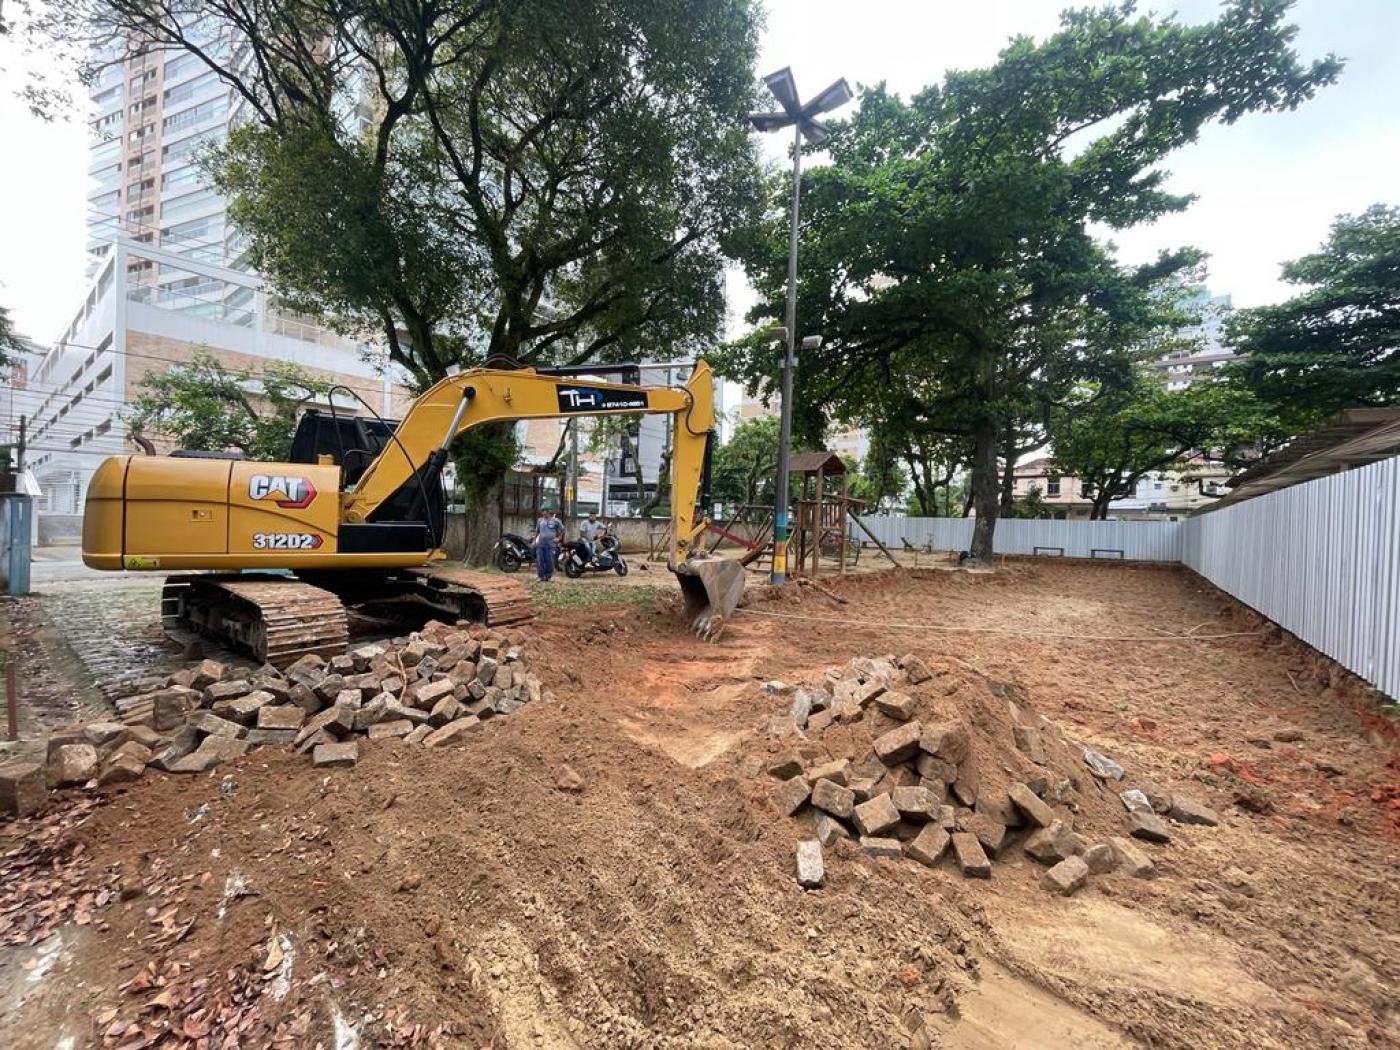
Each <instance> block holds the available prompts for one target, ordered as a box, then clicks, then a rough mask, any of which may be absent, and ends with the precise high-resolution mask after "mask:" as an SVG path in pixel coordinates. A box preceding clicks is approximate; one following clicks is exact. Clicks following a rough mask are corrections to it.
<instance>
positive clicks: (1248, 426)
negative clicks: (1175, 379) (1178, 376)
mask: <svg viewBox="0 0 1400 1050" xmlns="http://www.w3.org/2000/svg"><path fill="white" fill-rule="evenodd" d="M1081 393H1082V396H1081V398H1080V399H1079V401H1078V403H1075V404H1071V405H1069V406H1067V407H1066V408H1065V409H1063V410H1062V411H1061V412H1060V413H1058V415H1057V418H1056V420H1055V423H1054V427H1053V434H1054V455H1053V459H1054V463H1055V466H1056V468H1057V469H1059V470H1061V471H1063V472H1064V473H1066V474H1070V475H1073V476H1074V477H1077V478H1079V480H1080V481H1081V482H1082V483H1083V485H1084V489H1085V492H1086V494H1088V495H1089V496H1090V499H1091V500H1092V501H1093V507H1092V510H1091V512H1090V517H1091V518H1094V519H1096V520H1101V519H1103V518H1106V517H1107V516H1108V510H1109V504H1110V503H1111V502H1112V501H1113V500H1116V499H1121V498H1123V497H1125V496H1130V495H1132V494H1133V492H1134V491H1135V490H1136V489H1137V484H1138V482H1139V481H1140V480H1142V479H1143V478H1145V477H1147V476H1148V475H1149V474H1153V473H1156V472H1158V471H1163V470H1171V469H1181V468H1183V467H1184V466H1185V464H1186V462H1187V461H1188V460H1189V459H1191V458H1205V459H1208V460H1215V461H1217V462H1223V463H1225V464H1227V465H1241V464H1242V462H1243V461H1244V460H1245V459H1246V458H1247V457H1248V456H1250V454H1251V453H1252V451H1253V450H1254V449H1255V447H1256V446H1257V444H1258V442H1259V441H1260V440H1261V439H1262V438H1264V437H1265V436H1267V435H1268V434H1270V433H1271V432H1272V431H1273V430H1274V429H1275V427H1276V425H1277V424H1276V421H1275V420H1274V418H1273V416H1272V414H1271V413H1270V412H1269V410H1268V408H1267V406H1265V405H1263V404H1261V403H1260V402H1259V401H1258V399H1256V398H1255V397H1253V396H1252V395H1251V394H1250V393H1249V392H1248V391H1246V390H1241V389H1239V388H1237V387H1235V386H1233V385H1231V384H1229V383H1226V382H1224V381H1220V382H1213V381H1210V380H1205V379H1198V380H1197V381H1196V382H1194V383H1192V384H1191V385H1190V386H1189V387H1187V388H1186V389H1184V390H1164V389H1163V388H1162V385H1161V382H1160V379H1159V377H1158V376H1156V375H1153V374H1152V373H1150V372H1147V371H1141V372H1138V373H1137V374H1136V375H1135V377H1134V380H1133V382H1132V383H1131V384H1129V385H1128V386H1126V387H1124V388H1120V389H1115V390H1086V391H1083V392H1081Z"/></svg>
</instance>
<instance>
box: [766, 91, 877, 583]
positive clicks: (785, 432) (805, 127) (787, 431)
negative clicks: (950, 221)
mask: <svg viewBox="0 0 1400 1050" xmlns="http://www.w3.org/2000/svg"><path fill="white" fill-rule="evenodd" d="M763 82H764V83H765V84H767V85H768V90H769V91H771V92H772V93H773V97H774V98H775V99H777V100H778V104H779V105H780V106H782V107H783V111H782V112H781V113H750V114H749V123H751V124H752V125H753V126H754V127H755V128H756V129H758V130H759V131H780V130H781V129H783V128H786V127H791V128H792V129H793V142H792V229H791V232H790V233H789V236H788V278H787V340H786V342H785V345H784V348H783V379H782V389H783V404H782V413H781V415H780V417H779V422H778V477H777V486H776V487H777V492H776V493H775V497H774V506H773V571H772V573H771V575H770V576H769V581H770V582H771V583H775V584H782V583H783V582H784V581H785V580H786V579H787V544H788V451H789V445H790V444H791V442H792V371H793V366H794V358H795V356H796V353H795V352H796V348H797V347H796V344H797V212H798V203H799V198H800V196H801V187H802V140H803V139H804V138H805V139H806V140H807V141H808V142H810V143H811V144H812V145H814V146H815V145H820V144H821V143H822V142H825V141H826V139H827V138H828V137H829V136H830V134H831V132H829V131H828V130H827V129H826V128H825V127H823V126H822V124H821V123H820V122H819V121H818V120H817V119H816V118H817V117H818V116H820V115H821V114H823V113H826V112H828V111H830V110H833V109H836V108H837V107H838V106H844V105H845V104H846V103H847V102H849V101H850V100H851V99H852V98H853V97H854V95H853V94H852V92H851V87H850V85H849V84H847V83H846V79H845V78H844V77H842V78H841V79H840V80H838V81H836V83H834V84H832V85H831V86H830V87H828V88H827V89H826V90H825V91H823V92H822V93H821V94H819V95H818V96H817V97H816V98H814V99H812V101H811V102H808V103H807V104H806V105H805V106H804V105H803V104H802V100H801V99H800V98H799V97H798V95H797V81H796V80H794V79H793V76H792V69H791V68H790V67H787V68H783V69H780V70H778V72H776V73H770V74H768V76H766V77H764V78H763Z"/></svg>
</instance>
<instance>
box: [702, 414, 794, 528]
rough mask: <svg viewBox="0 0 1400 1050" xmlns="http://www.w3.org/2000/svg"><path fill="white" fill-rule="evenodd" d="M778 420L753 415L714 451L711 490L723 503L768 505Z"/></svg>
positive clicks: (774, 469) (774, 471) (771, 496)
mask: <svg viewBox="0 0 1400 1050" xmlns="http://www.w3.org/2000/svg"><path fill="white" fill-rule="evenodd" d="M778 423H779V421H778V417H777V416H757V417H755V418H754V419H746V420H744V421H743V422H742V423H740V424H739V425H738V426H736V427H735V428H734V433H733V434H731V435H730V436H729V440H728V441H726V442H725V443H724V444H723V445H720V446H719V447H718V448H717V449H715V452H714V461H713V463H712V465H711V481H710V484H711V489H712V493H713V496H714V498H715V499H716V500H718V501H720V502H722V503H726V504H731V505H732V504H741V503H742V504H768V505H770V506H771V505H772V503H773V499H774V494H775V492H774V486H775V482H776V478H777V469H778Z"/></svg>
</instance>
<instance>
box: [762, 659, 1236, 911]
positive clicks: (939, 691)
mask: <svg viewBox="0 0 1400 1050" xmlns="http://www.w3.org/2000/svg"><path fill="white" fill-rule="evenodd" d="M979 683H980V684H981V686H982V687H983V688H984V689H985V690H986V694H987V695H986V697H985V698H976V699H977V701H978V702H969V696H968V689H967V688H966V682H965V681H958V680H956V679H955V678H954V677H953V676H949V675H948V671H947V669H940V670H939V671H936V672H935V671H933V670H930V668H929V667H928V666H927V665H926V664H925V662H924V661H923V660H921V659H920V658H918V657H917V656H914V655H912V654H911V655H908V656H905V657H903V658H901V659H895V658H894V657H892V656H889V657H883V658H865V657H860V658H857V659H854V660H852V661H851V662H850V664H849V665H847V666H845V667H837V668H831V669H829V670H828V671H827V672H826V675H825V678H824V679H823V681H822V682H821V683H820V684H818V685H816V686H805V687H800V688H797V689H795V690H793V689H790V688H789V687H788V686H786V685H784V684H783V683H780V682H770V683H767V684H766V685H765V686H764V689H765V691H767V692H769V693H772V694H782V695H789V694H790V695H791V707H790V709H789V713H788V715H786V716H783V717H782V719H781V724H780V725H778V726H776V727H774V728H775V729H776V730H777V732H776V734H775V735H776V736H777V738H778V739H780V740H783V741H789V740H793V741H795V742H793V743H792V744H790V746H785V747H784V748H783V749H782V750H781V751H780V752H779V753H778V754H776V755H770V756H769V757H768V759H767V761H766V770H767V773H768V774H769V775H770V776H772V777H774V778H776V779H777V780H778V781H779V784H778V787H777V789H776V790H775V791H774V793H773V799H774V802H775V803H776V805H777V806H778V808H779V809H780V810H781V811H782V812H783V813H784V814H786V815H788V816H791V817H795V818H797V819H799V820H801V821H802V822H803V823H804V825H806V827H807V828H809V829H810V831H811V835H812V837H811V838H809V839H806V840H804V841H802V842H801V843H800V844H799V845H798V849H797V878H798V882H799V883H800V884H801V885H802V886H804V887H807V888H815V887H818V886H820V885H822V883H823V881H824V879H825V864H824V859H823V849H824V848H831V847H833V846H834V845H835V844H836V843H837V842H838V841H840V840H850V841H852V842H853V843H854V844H855V845H856V847H857V848H858V849H859V850H860V851H861V852H863V853H865V854H867V855H869V856H873V857H882V858H908V859H910V860H912V861H915V862H917V863H919V864H923V865H927V866H928V867H930V868H932V867H937V866H938V865H939V864H940V863H941V862H942V860H943V858H944V857H945V856H951V857H952V861H953V864H954V865H955V866H956V867H957V869H958V870H959V871H961V873H962V874H963V876H965V877H966V878H980V879H986V878H990V877H991V875H992V867H993V861H997V860H1006V859H1009V858H1010V857H1012V856H1013V855H1014V854H1015V853H1016V852H1019V853H1022V854H1025V855H1027V856H1029V857H1030V858H1032V859H1033V860H1034V861H1037V862H1039V863H1040V864H1041V865H1044V866H1045V869H1046V870H1045V871H1044V872H1043V875H1042V877H1041V885H1042V886H1043V887H1044V888H1045V889H1047V890H1049V891H1050V892H1053V893H1058V894H1061V895H1065V896H1068V895H1069V894H1072V893H1074V892H1075V891H1076V890H1078V889H1080V888H1081V887H1083V886H1084V885H1085V884H1086V883H1087V882H1088V881H1089V878H1090V876H1091V875H1094V874H1102V873H1106V872H1110V871H1115V870H1119V871H1123V872H1126V873H1128V874H1130V875H1134V876H1137V877H1139V878H1153V877H1154V876H1155V874H1156V864H1155V862H1154V861H1153V859H1152V856H1151V855H1150V853H1149V851H1148V849H1146V848H1144V845H1143V844H1144V843H1147V844H1165V843H1168V842H1170V841H1171V838H1172V834H1173V824H1174V823H1175V824H1200V825H1215V824H1216V823H1217V818H1216V815H1215V814H1214V813H1213V812H1211V811H1210V810H1209V809H1207V808H1206V807H1205V806H1202V805H1200V804H1199V803H1196V802H1194V801H1192V800H1190V799H1187V798H1183V797H1180V796H1172V795H1170V794H1168V793H1166V792H1163V791H1161V790H1160V789H1158V788H1157V787H1156V786H1155V785H1153V784H1151V783H1150V782H1148V781H1143V780H1139V781H1136V782H1132V786H1129V783H1130V782H1129V781H1126V780H1125V774H1124V771H1123V769H1122V767H1121V766H1119V765H1118V763H1117V762H1115V761H1113V760H1112V759H1111V758H1109V757H1108V756H1106V755H1103V754H1101V753H1100V752H1098V751H1095V750H1093V749H1090V748H1086V747H1084V746H1083V745H1081V744H1078V743H1075V742H1074V741H1071V740H1070V739H1069V738H1068V737H1066V736H1065V734H1064V733H1063V732H1062V731H1061V730H1060V729H1059V727H1058V726H1057V725H1055V724H1054V723H1053V722H1051V721H1050V720H1049V719H1046V718H1044V717H1041V716H1038V715H1035V714H1033V713H1032V712H1031V711H1030V709H1029V706H1028V702H1027V701H1026V700H1025V699H1024V697H1021V698H1019V699H1010V698H1008V696H1007V691H1006V689H1002V690H1000V691H998V690H997V689H996V688H993V687H992V686H995V683H993V684H992V686H988V685H987V684H986V683H985V682H982V681H980V680H979ZM983 699H985V702H981V700H983ZM1115 824H1116V825H1117V826H1116V827H1114V825H1115ZM1090 827H1093V828H1096V829H1098V831H1099V832H1100V833H1099V834H1094V833H1091V831H1090V830H1089V829H1090ZM1109 829H1111V830H1109ZM1113 831H1117V832H1118V833H1117V834H1114V833H1112V832H1113Z"/></svg>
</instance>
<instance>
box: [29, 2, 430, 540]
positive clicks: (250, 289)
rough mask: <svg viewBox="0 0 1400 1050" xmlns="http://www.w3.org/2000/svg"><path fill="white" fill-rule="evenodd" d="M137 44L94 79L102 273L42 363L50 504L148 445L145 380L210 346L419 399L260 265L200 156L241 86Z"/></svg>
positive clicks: (35, 370) (257, 365)
mask: <svg viewBox="0 0 1400 1050" xmlns="http://www.w3.org/2000/svg"><path fill="white" fill-rule="evenodd" d="M201 25H204V26H207V30H206V31H205V33H204V34H203V35H202V36H201V35H200V27H201ZM190 33H191V34H192V38H193V39H194V40H195V41H196V42H197V43H199V45H200V46H201V47H203V48H204V49H205V50H206V51H207V52H208V53H210V54H211V55H213V56H216V57H223V56H226V55H228V54H231V53H232V48H233V42H232V40H231V38H230V37H229V36H228V31H227V30H226V29H223V28H220V27H219V26H218V23H217V22H216V21H215V20H213V19H203V20H196V21H194V22H193V23H192V24H191V27H190ZM124 55H125V48H124V47H122V46H120V45H112V50H111V53H110V56H109V57H110V58H111V59H112V64H111V65H110V66H108V67H107V68H106V69H105V70H104V72H103V73H102V75H101V76H100V77H98V78H97V79H96V80H95V81H94V82H93V84H92V85H91V87H90V96H91V103H92V121H91V138H90V142H89V151H88V173H89V175H90V176H91V177H92V180H93V184H92V186H91V188H90V190H89V192H88V194H87V200H86V202H85V204H84V205H83V206H84V207H85V208H86V213H87V226H88V251H89V252H90V253H91V257H92V258H91V266H90V268H89V272H88V278H89V284H88V287H87V288H85V289H75V290H74V299H75V300H76V301H78V302H79V303H80V305H79V306H78V309H77V310H76V311H75V313H74V315H73V317H72V319H71V320H70V322H69V323H68V324H67V325H66V326H65V328H64V331H63V332H62V334H61V335H60V336H59V337H58V338H57V339H56V340H55V341H54V344H53V346H52V347H51V348H49V349H47V350H46V351H45V352H44V353H43V355H42V357H41V358H39V359H38V360H36V361H35V362H33V363H32V365H31V367H30V369H29V381H30V393H31V395H32V396H33V397H34V398H35V399H36V400H37V405H36V408H35V411H34V416H33V418H32V420H30V431H29V433H30V447H31V449H32V455H31V457H30V463H31V465H32V467H33V469H34V472H35V474H36V477H37V479H38V481H39V485H40V489H41V491H42V495H41V497H40V499H39V501H38V508H39V511H40V514H41V515H44V514H49V515H69V516H72V515H78V514H80V513H81V511H82V505H83V499H84V497H85V495H86V492H87V483H88V480H89V479H90V478H91V476H92V472H93V471H94V470H95V469H96V467H97V465H98V464H99V463H100V462H101V460H102V458H103V457H104V456H108V455H113V454H119V453H134V452H138V451H139V449H138V448H137V447H136V445H135V444H134V443H133V442H132V441H131V440H130V435H129V432H128V428H127V419H128V416H129V406H130V404H131V402H132V401H133V400H134V399H135V398H136V397H138V396H139V395H140V393H141V390H142V386H141V380H142V378H143V377H144V376H146V375H147V374H149V373H151V372H157V371H168V370H169V369H171V368H172V367H174V366H177V365H180V364H184V363H186V362H189V361H190V360H191V359H192V358H193V357H194V356H195V355H196V354H199V353H209V354H212V355H213V356H214V357H215V358H217V359H218V360H219V361H220V363H221V364H223V366H224V367H225V368H226V369H228V370H229V371H232V372H234V373H236V374H240V375H246V376H248V377H249V380H250V385H251V384H252V377H254V376H256V375H257V374H258V373H259V372H260V370H261V368H262V367H263V365H265V364H266V363H267V362H269V361H286V362H292V363H295V364H297V365H299V366H300V367H302V368H303V369H305V370H306V371H307V372H308V373H310V374H312V375H314V376H316V377H318V378H320V379H324V380H328V381H332V382H336V383H339V384H342V385H343V386H344V387H346V388H348V390H353V391H354V392H355V394H356V395H358V397H352V396H350V395H349V394H347V393H338V394H335V395H334V396H333V397H332V398H331V399H330V400H329V401H327V400H325V399H321V400H319V406H320V407H327V406H328V404H334V406H335V408H336V411H338V412H342V413H355V412H364V411H367V410H366V409H365V408H364V407H363V403H362V402H361V401H360V400H359V398H363V400H364V402H367V403H368V404H370V405H371V406H372V407H373V409H374V410H375V411H377V412H380V413H382V414H383V415H385V416H390V417H392V416H396V415H398V414H399V413H400V412H401V411H402V410H403V408H404V405H405V400H406V398H405V391H404V390H403V388H402V387H401V386H399V385H398V384H396V383H393V382H391V381H390V379H389V378H387V377H386V376H385V374H384V371H383V367H382V365H383V359H382V355H381V354H379V353H378V352H376V351H375V349H374V348H373V347H370V346H368V345H366V344H361V343H358V342H356V341H354V340H350V339H347V338H345V337H343V336H341V335H338V334H336V333H335V332H332V331H330V330H328V329H326V328H324V327H322V326H320V325H317V324H316V323H314V322H313V321H311V320H310V319H308V318H305V317H302V316H299V315H297V314H294V313H291V312H290V311H288V310H286V309H285V308H284V307H282V306H281V305H280V304H279V303H278V302H277V300H276V297H275V296H273V295H271V294H270V293H269V292H268V291H267V290H266V289H265V288H263V287H262V281H261V279H260V278H259V276H258V275H257V274H256V273H254V272H253V271H252V270H251V269H250V267H249V265H248V261H247V240H246V237H245V236H244V235H243V234H242V233H241V232H240V231H238V230H237V229H236V228H234V227H232V226H230V225H229V223H228V220H227V214H226V212H227V208H226V202H225V200H224V198H223V196H222V195H221V194H219V193H218V192H217V191H216V190H215V189H214V187H212V186H211V185H209V183H208V180H207V179H206V177H205V175H204V173H203V172H202V171H201V170H200V168H199V166H198V164H197V163H196V158H197V156H198V153H199V151H200V149H201V148H203V147H206V146H209V145H211V144H215V143H218V142H220V141H222V140H223V139H225V138H226V137H227V135H228V132H229V128H230V126H231V124H233V123H235V122H236V121H237V120H238V107H237V106H236V105H235V102H234V93H233V91H232V89H231V88H229V87H228V86H227V85H226V84H224V82H223V81H221V80H220V79H219V78H218V76H217V75H216V74H215V73H213V72H212V71H210V70H209V69H208V68H207V67H206V66H205V65H204V63H203V62H202V61H201V60H200V59H198V58H196V57H195V56H194V55H191V54H189V53H187V52H184V51H168V52H161V51H154V52H150V53H147V54H144V55H137V56H130V57H123V56H124ZM307 404H308V406H311V407H315V406H316V405H317V404H318V401H313V400H308V402H307ZM161 444H162V442H161V441H160V440H159V439H158V436H157V445H158V446H159V445H161Z"/></svg>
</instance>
